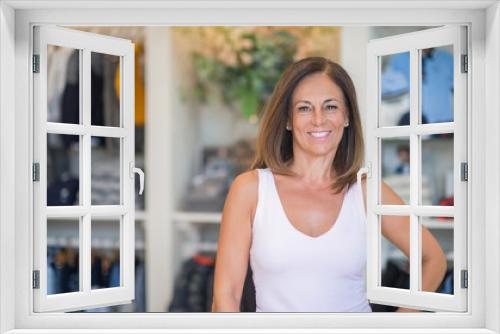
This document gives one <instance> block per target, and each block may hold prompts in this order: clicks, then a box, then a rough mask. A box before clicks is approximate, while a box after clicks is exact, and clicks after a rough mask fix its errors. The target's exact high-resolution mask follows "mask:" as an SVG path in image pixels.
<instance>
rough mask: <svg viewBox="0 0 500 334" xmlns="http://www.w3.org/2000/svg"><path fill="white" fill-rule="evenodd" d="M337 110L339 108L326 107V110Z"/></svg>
mask: <svg viewBox="0 0 500 334" xmlns="http://www.w3.org/2000/svg"><path fill="white" fill-rule="evenodd" d="M336 109H337V106H334V105H329V106H326V110H336Z"/></svg>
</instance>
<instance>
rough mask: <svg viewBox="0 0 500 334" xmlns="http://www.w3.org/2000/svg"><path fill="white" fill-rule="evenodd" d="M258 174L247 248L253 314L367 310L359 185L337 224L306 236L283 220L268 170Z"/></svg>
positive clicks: (349, 194) (348, 197) (349, 193)
mask: <svg viewBox="0 0 500 334" xmlns="http://www.w3.org/2000/svg"><path fill="white" fill-rule="evenodd" d="M257 171H258V174H259V193H258V203H257V208H256V211H255V217H254V221H253V230H252V235H253V237H252V245H251V247H250V265H251V266H252V271H253V281H254V285H255V294H256V306H257V309H256V311H257V312H371V308H370V305H369V304H368V300H367V298H366V289H365V264H366V226H365V222H366V218H365V213H364V209H363V204H362V201H363V199H362V193H361V188H360V186H359V185H358V184H357V183H356V184H354V185H352V186H351V187H349V189H348V191H347V192H346V194H345V197H344V200H343V203H342V207H341V209H340V212H339V215H338V218H337V221H336V222H335V224H334V225H333V226H332V228H330V229H329V230H328V231H327V232H325V233H324V234H322V235H320V236H318V237H311V236H308V235H306V234H304V233H302V232H300V231H299V230H298V229H296V228H295V227H294V226H293V225H292V224H291V223H290V222H289V221H288V218H287V217H286V214H285V211H284V209H283V207H282V205H281V201H280V198H279V196H278V191H277V190H276V185H275V182H274V177H273V174H272V172H271V170H270V169H269V168H266V169H257Z"/></svg>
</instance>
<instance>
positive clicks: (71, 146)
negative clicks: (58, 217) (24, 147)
mask: <svg viewBox="0 0 500 334" xmlns="http://www.w3.org/2000/svg"><path fill="white" fill-rule="evenodd" d="M79 147H80V138H79V136H75V135H60V134H53V133H49V134H47V205H48V206H55V205H79V203H80V201H79V190H80V180H79V175H80V156H79V154H80V149H79Z"/></svg>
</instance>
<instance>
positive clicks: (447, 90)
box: [47, 26, 454, 312]
mask: <svg viewBox="0 0 500 334" xmlns="http://www.w3.org/2000/svg"><path fill="white" fill-rule="evenodd" d="M67 28H70V29H77V30H82V31H87V32H90V33H96V34H101V35H107V36H113V37H119V38H124V39H128V40H131V41H132V42H133V43H134V45H135V102H134V103H135V162H136V166H138V167H140V168H141V169H142V170H144V172H145V175H146V176H145V179H146V182H145V189H144V193H143V195H139V194H138V189H139V183H138V180H137V179H138V178H136V195H135V300H134V301H133V302H132V303H130V304H124V305H115V306H106V307H101V308H93V309H89V310H85V312H210V309H211V303H212V300H211V296H212V289H213V270H214V262H215V253H216V250H217V239H218V233H219V225H220V219H221V211H222V208H223V205H224V201H225V197H226V195H227V191H228V189H229V187H230V185H231V182H232V180H233V179H234V178H235V177H236V176H237V175H238V174H240V173H242V172H244V171H245V170H247V169H248V168H249V166H250V163H251V161H252V159H253V156H254V153H255V139H256V137H257V131H258V124H259V117H260V111H261V110H262V106H263V104H264V103H265V101H266V99H267V98H268V97H269V95H270V93H271V92H272V88H273V85H274V83H275V82H276V80H277V78H278V77H279V74H280V73H282V71H283V70H284V69H285V68H286V66H288V65H289V64H290V63H291V62H293V61H295V60H298V59H301V58H303V57H306V56H324V57H327V58H329V59H332V60H333V61H335V62H338V63H339V64H340V65H342V66H343V67H344V68H345V69H346V70H347V72H348V73H349V74H350V76H351V77H352V79H353V81H354V83H355V87H356V90H357V95H358V100H359V106H360V112H361V117H362V122H363V125H364V124H365V121H366V112H367V109H368V106H367V105H366V101H365V100H366V99H365V96H366V91H367V82H366V48H367V44H368V42H369V41H370V40H372V39H376V38H383V37H388V36H391V35H397V34H401V33H408V32H412V31H417V30H422V29H427V28H431V27H401V26H398V27H360V26H351V27H284V26H283V27H278V26H276V27H132V26H129V27H104V26H100V27H67ZM452 55H453V54H452V50H450V49H449V48H447V47H439V48H434V49H428V50H426V52H425V53H424V54H423V59H425V63H424V64H423V69H424V72H423V79H422V86H423V88H422V92H423V93H422V97H421V99H422V106H423V107H422V108H423V111H422V115H421V116H420V117H421V119H420V121H421V122H422V123H439V122H452V121H453V56H452ZM424 56H425V57H424ZM423 62H424V60H423ZM381 66H382V70H381V71H382V79H381V116H380V119H379V124H381V126H401V125H406V124H409V108H410V102H409V89H410V88H409V85H410V83H409V82H410V78H409V55H408V54H397V55H391V56H385V57H384V59H383V60H382V63H381ZM436 69H437V70H436ZM450 69H451V72H450ZM47 73H48V77H47V80H48V81H47V92H48V96H47V98H48V102H47V103H48V120H47V121H49V122H56V123H57V122H61V123H78V108H79V103H80V102H79V91H80V89H79V80H78V76H79V63H78V50H74V49H68V48H63V47H57V46H50V47H49V49H48V72H47ZM119 94H120V59H119V57H117V56H111V55H105V54H98V53H92V58H91V105H92V108H91V110H92V124H93V125H103V126H116V125H117V124H119V115H120V102H119ZM421 140H422V149H421V155H422V158H421V161H422V164H421V170H422V175H421V178H422V191H421V201H422V204H424V205H453V177H454V175H453V147H454V146H453V143H454V142H453V134H452V133H450V134H435V135H428V136H425V137H422V139H421ZM79 154H80V152H79V145H78V136H71V135H62V134H61V135H58V134H49V135H48V136H47V206H61V205H65V206H66V205H75V203H78V187H79V170H78V169H79V165H80V164H79V159H80V158H79ZM381 154H382V166H381V172H382V179H383V180H384V182H386V183H387V184H389V185H390V186H391V187H392V188H393V189H394V190H395V191H396V192H397V193H398V194H399V195H400V196H401V198H402V199H403V200H405V201H409V189H410V171H409V166H410V165H409V158H410V143H409V139H408V138H391V139H387V140H382V142H381ZM91 172H92V189H91V191H92V205H113V204H117V203H119V198H120V182H121V180H120V174H119V173H120V142H119V140H118V139H116V138H106V137H93V138H92V155H91ZM421 223H422V225H423V226H426V227H427V228H428V229H429V231H431V233H432V234H433V236H434V237H435V238H436V239H437V240H438V241H439V243H440V245H441V247H442V248H443V250H444V251H445V254H446V256H447V260H448V271H447V274H446V276H445V278H444V279H443V282H442V284H441V285H440V287H439V289H438V291H437V292H439V293H444V294H453V275H452V273H453V219H449V218H445V217H426V218H422V221H421ZM91 235H92V237H91V244H92V250H91V252H92V271H91V273H92V278H91V281H92V289H101V288H108V287H114V286H117V285H119V284H120V281H119V272H120V270H119V267H120V263H119V262H120V256H119V251H120V250H119V245H120V221H119V219H115V218H106V219H102V220H95V221H92V234H91ZM78 245H79V228H78V219H75V220H68V219H49V220H48V221H47V260H48V261H47V263H48V268H47V280H48V282H47V284H48V285H47V291H48V294H59V293H68V292H74V291H78V288H79V282H78V279H79V261H78V259H79V249H78V247H79V246H78ZM381 248H382V254H383V257H382V263H383V265H382V266H381V268H380V271H381V277H382V285H383V286H388V287H395V288H401V289H409V264H408V259H407V258H406V256H405V255H404V254H403V253H402V252H401V251H399V250H398V249H397V248H396V247H395V246H394V245H392V244H391V243H390V242H389V241H387V240H385V239H384V240H383V244H382V246H381ZM249 272H250V271H249ZM117 276H118V278H117ZM252 289H253V286H252V282H251V279H247V280H246V283H245V288H244V295H243V298H242V311H249V312H251V311H252V307H253V308H254V303H255V299H254V296H252V293H253V290H252ZM372 308H373V310H374V311H380V312H392V311H394V310H395V307H392V306H388V305H375V304H373V305H372Z"/></svg>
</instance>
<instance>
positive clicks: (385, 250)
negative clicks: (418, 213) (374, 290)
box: [379, 216, 410, 289]
mask: <svg viewBox="0 0 500 334" xmlns="http://www.w3.org/2000/svg"><path fill="white" fill-rule="evenodd" d="M379 219H380V224H382V219H384V224H391V225H393V224H396V225H401V234H402V235H404V236H405V237H406V240H407V242H408V248H409V244H410V217H409V216H379ZM382 233H383V230H382ZM380 251H381V254H380V255H381V256H380V265H381V268H379V269H380V270H379V274H380V275H381V276H380V277H381V280H380V282H381V286H384V287H390V288H398V289H410V261H409V258H408V257H407V256H406V255H405V254H404V253H403V252H402V251H401V250H400V249H399V248H398V247H397V246H396V245H394V244H393V243H392V242H391V241H389V239H386V238H385V237H384V235H383V234H381V244H380Z"/></svg>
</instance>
